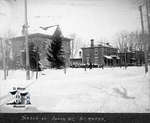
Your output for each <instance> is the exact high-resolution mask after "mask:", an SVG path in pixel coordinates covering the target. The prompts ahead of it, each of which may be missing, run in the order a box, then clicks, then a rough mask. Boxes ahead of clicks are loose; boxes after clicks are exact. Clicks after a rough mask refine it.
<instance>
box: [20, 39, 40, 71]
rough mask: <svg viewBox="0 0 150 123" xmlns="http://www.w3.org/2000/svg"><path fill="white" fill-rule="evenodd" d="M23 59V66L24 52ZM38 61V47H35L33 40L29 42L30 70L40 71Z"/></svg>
mask: <svg viewBox="0 0 150 123" xmlns="http://www.w3.org/2000/svg"><path fill="white" fill-rule="evenodd" d="M23 61H24V66H25V65H26V52H24V53H23ZM39 61H40V57H39V51H38V47H37V48H35V44H34V43H33V42H30V43H29V64H30V69H31V70H32V71H41V68H40V64H39Z"/></svg>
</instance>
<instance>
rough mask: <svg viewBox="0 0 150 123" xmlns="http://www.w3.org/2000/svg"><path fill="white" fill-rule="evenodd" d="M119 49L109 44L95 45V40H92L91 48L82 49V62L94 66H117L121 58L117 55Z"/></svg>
mask: <svg viewBox="0 0 150 123" xmlns="http://www.w3.org/2000/svg"><path fill="white" fill-rule="evenodd" d="M117 53H118V49H117V48H113V47H112V46H111V45H110V44H109V43H105V44H99V45H97V46H95V45H94V40H93V39H92V40H91V46H90V47H84V48H82V62H83V64H90V63H92V64H93V65H98V66H101V65H116V64H117V63H118V60H119V57H118V55H117Z"/></svg>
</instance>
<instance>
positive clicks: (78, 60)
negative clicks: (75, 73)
mask: <svg viewBox="0 0 150 123" xmlns="http://www.w3.org/2000/svg"><path fill="white" fill-rule="evenodd" d="M81 64H82V51H79V52H78V54H76V56H75V57H73V58H70V67H80V66H81Z"/></svg>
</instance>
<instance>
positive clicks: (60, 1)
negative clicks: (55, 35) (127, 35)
mask: <svg viewBox="0 0 150 123" xmlns="http://www.w3.org/2000/svg"><path fill="white" fill-rule="evenodd" d="M131 1H132V2H131ZM133 1H134V0H28V22H29V25H30V28H29V33H35V32H39V33H49V34H50V33H52V31H53V30H54V28H50V29H49V30H48V31H46V32H45V31H42V30H41V29H40V28H39V26H50V25H55V24H59V25H60V27H61V29H62V32H63V35H64V36H68V35H70V34H72V33H76V34H77V35H79V36H80V37H81V38H82V39H85V40H88V39H89V40H90V39H91V38H94V39H95V40H100V39H102V38H105V39H109V40H110V39H112V37H113V36H114V35H115V34H116V33H118V32H121V31H125V30H126V31H135V30H140V16H139V10H138V8H137V6H136V5H135V4H134V2H133ZM0 19H1V23H0V35H1V37H2V36H3V35H5V33H6V32H7V31H8V30H11V31H12V32H13V33H15V34H17V35H21V28H22V25H23V24H24V0H16V1H15V0H0Z"/></svg>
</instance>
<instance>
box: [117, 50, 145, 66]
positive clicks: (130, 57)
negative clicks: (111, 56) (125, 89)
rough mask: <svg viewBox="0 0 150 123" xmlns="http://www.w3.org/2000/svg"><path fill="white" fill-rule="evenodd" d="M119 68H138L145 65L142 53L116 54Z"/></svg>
mask: <svg viewBox="0 0 150 123" xmlns="http://www.w3.org/2000/svg"><path fill="white" fill-rule="evenodd" d="M118 56H119V57H120V65H121V66H125V65H127V66H135V65H136V66H140V65H143V64H144V63H145V59H144V51H132V52H129V51H128V52H126V53H118Z"/></svg>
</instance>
